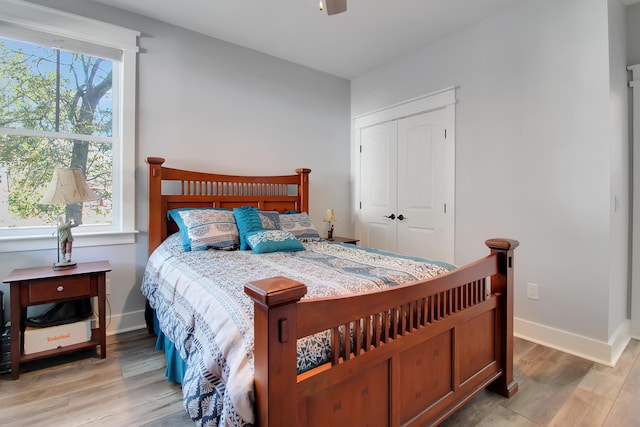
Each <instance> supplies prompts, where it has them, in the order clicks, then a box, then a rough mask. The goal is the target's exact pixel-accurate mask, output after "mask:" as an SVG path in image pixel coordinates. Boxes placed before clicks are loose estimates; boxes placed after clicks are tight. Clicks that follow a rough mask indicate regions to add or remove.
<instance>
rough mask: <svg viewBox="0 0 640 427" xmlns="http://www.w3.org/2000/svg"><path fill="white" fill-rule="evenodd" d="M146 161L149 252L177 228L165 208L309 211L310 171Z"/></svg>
mask: <svg viewBox="0 0 640 427" xmlns="http://www.w3.org/2000/svg"><path fill="white" fill-rule="evenodd" d="M146 161H147V164H148V165H149V254H151V252H153V251H154V250H155V249H156V248H157V247H158V245H160V243H162V241H163V240H164V239H166V238H167V236H169V235H171V234H172V233H174V232H175V231H177V228H176V225H175V223H173V221H170V220H168V219H167V211H169V210H170V209H177V208H196V207H200V208H205V207H206V208H211V207H214V208H235V207H241V206H255V207H256V208H258V209H261V210H265V211H278V212H285V211H288V210H296V211H299V212H307V213H309V173H310V172H311V169H303V168H301V169H296V175H282V176H234V175H220V174H215V173H205V172H193V171H187V170H181V169H172V168H167V167H164V166H162V164H163V163H164V159H163V158H160V157H147V159H146Z"/></svg>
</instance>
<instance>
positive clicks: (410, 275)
mask: <svg viewBox="0 0 640 427" xmlns="http://www.w3.org/2000/svg"><path fill="white" fill-rule="evenodd" d="M304 245H305V248H306V250H304V251H299V252H276V253H268V254H259V255H258V254H253V253H252V252H251V251H216V250H209V251H197V252H185V251H184V250H183V248H182V244H181V241H180V237H179V235H178V234H175V235H173V236H170V237H169V238H168V239H167V240H166V241H165V242H164V243H163V244H162V245H161V246H160V247H159V248H158V249H157V250H156V251H155V252H154V253H153V254H152V255H151V257H150V258H149V262H148V264H147V267H146V270H145V273H144V278H143V283H142V293H143V294H144V295H145V296H146V297H147V299H148V300H149V303H150V305H151V307H153V309H154V310H155V311H156V315H157V317H158V320H159V323H160V328H161V329H162V332H163V333H164V334H165V335H166V336H167V337H168V338H169V339H170V340H171V341H172V342H173V343H174V344H175V347H176V349H177V351H178V352H179V353H180V355H181V356H182V358H183V359H184V360H185V361H186V362H187V365H188V368H187V370H186V373H185V378H184V380H183V384H182V389H183V397H184V405H185V409H186V411H187V412H188V413H189V415H190V416H191V418H192V419H193V420H194V421H195V422H196V424H197V425H203V426H214V425H219V426H245V425H251V424H253V422H254V411H253V402H254V390H253V361H254V359H253V304H252V301H251V299H250V298H249V297H248V296H247V295H246V294H245V293H244V285H245V284H246V283H248V282H250V281H254V280H259V279H266V278H269V277H274V276H285V277H288V278H291V279H293V280H297V281H299V282H302V283H304V284H306V285H307V287H308V294H307V295H306V296H305V298H313V297H326V296H339V295H347V294H355V293H362V292H367V291H371V290H377V289H383V288H386V287H389V286H394V285H398V284H402V283H406V282H410V281H414V280H421V279H426V278H430V277H433V276H436V275H438V274H441V273H443V272H446V271H449V270H450V269H452V268H454V267H453V266H451V265H449V264H446V263H439V262H420V261H419V260H416V259H412V258H407V257H399V256H390V255H389V254H386V253H382V252H379V251H375V250H367V249H363V248H359V247H356V246H354V245H344V244H340V243H332V242H326V241H325V242H314V243H305V244H304ZM329 359H330V348H329V336H328V334H317V335H314V336H312V337H307V338H305V339H302V340H299V341H298V372H304V371H306V370H308V369H311V368H313V367H315V366H318V365H319V364H322V363H324V362H326V361H327V360H329Z"/></svg>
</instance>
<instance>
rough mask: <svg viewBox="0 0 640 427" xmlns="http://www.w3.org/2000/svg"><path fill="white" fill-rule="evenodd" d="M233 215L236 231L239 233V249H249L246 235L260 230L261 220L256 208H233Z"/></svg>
mask: <svg viewBox="0 0 640 427" xmlns="http://www.w3.org/2000/svg"><path fill="white" fill-rule="evenodd" d="M233 215H234V216H235V218H236V224H237V225H238V231H239V232H240V249H241V250H243V251H244V250H247V249H251V248H250V247H249V244H248V243H247V239H246V236H247V233H250V232H252V231H258V230H262V229H263V228H262V219H261V218H260V214H259V212H258V209H257V208H254V207H253V206H243V207H241V208H234V209H233Z"/></svg>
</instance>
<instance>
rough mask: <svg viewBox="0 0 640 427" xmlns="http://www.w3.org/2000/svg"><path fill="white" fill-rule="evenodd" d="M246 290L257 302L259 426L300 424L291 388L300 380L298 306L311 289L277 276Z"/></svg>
mask: <svg viewBox="0 0 640 427" xmlns="http://www.w3.org/2000/svg"><path fill="white" fill-rule="evenodd" d="M244 291H245V293H246V294H247V295H249V296H250V297H251V298H252V299H253V302H254V366H255V369H254V373H255V378H254V384H255V390H256V411H255V414H256V419H255V423H256V425H259V426H262V427H277V426H284V425H298V424H299V423H298V422H296V416H297V415H296V413H292V410H291V408H290V406H291V404H292V402H296V395H295V392H296V391H295V389H294V388H292V387H291V384H295V383H296V378H297V369H296V367H297V360H298V359H297V358H298V352H297V345H296V344H297V338H298V337H297V307H296V303H297V302H298V301H300V299H301V298H302V297H303V296H304V295H305V294H306V293H307V286H306V285H304V284H302V283H299V282H296V281H294V280H291V279H287V278H286V277H274V278H271V279H264V280H257V281H255V282H249V283H248V284H246V285H245V287H244ZM270 396H271V398H270ZM273 396H277V398H276V399H274V398H273ZM296 409H297V407H296V406H294V411H295V410H296Z"/></svg>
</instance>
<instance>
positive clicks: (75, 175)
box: [40, 168, 98, 270]
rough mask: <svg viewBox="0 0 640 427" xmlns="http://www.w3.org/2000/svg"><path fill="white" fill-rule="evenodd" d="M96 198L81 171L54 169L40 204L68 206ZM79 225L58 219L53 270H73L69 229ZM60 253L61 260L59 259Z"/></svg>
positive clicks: (73, 220) (72, 220)
mask: <svg viewBox="0 0 640 427" xmlns="http://www.w3.org/2000/svg"><path fill="white" fill-rule="evenodd" d="M96 199H98V196H97V195H96V193H94V192H93V190H91V189H90V188H89V185H88V184H87V181H86V180H85V178H84V174H83V173H82V170H80V169H76V168H56V169H55V170H54V171H53V179H52V180H51V183H49V185H48V186H47V188H46V190H45V192H44V195H43V196H42V199H41V200H40V203H41V204H43V205H59V204H64V205H70V204H73V203H81V202H88V201H90V200H96ZM78 225H80V224H77V223H76V222H75V218H69V220H68V221H64V219H63V218H62V217H60V218H58V224H57V227H56V234H57V237H58V262H56V263H55V264H53V269H54V270H66V269H70V268H75V267H76V263H75V262H73V261H71V248H72V242H73V236H72V235H71V228H72V227H77V226H78ZM60 253H62V260H61V259H60Z"/></svg>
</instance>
